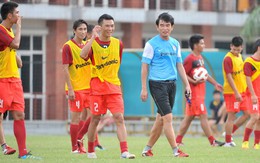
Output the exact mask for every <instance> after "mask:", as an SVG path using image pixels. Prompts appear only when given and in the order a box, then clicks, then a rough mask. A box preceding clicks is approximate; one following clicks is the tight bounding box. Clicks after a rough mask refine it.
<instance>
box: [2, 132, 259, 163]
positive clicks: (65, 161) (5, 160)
mask: <svg viewBox="0 0 260 163" xmlns="http://www.w3.org/2000/svg"><path fill="white" fill-rule="evenodd" d="M221 139H222V140H223V138H221ZM252 139H253V137H251V142H250V149H248V150H243V149H242V148H241V142H242V138H240V137H235V138H234V140H235V142H236V144H237V147H235V148H224V147H211V146H210V145H209V143H208V140H207V138H206V137H195V138H192V137H185V138H184V143H185V146H183V147H181V149H183V151H185V152H187V153H188V154H189V155H190V157H188V158H175V157H173V155H172V150H171V148H170V146H169V144H168V142H167V139H166V138H165V136H162V137H161V138H160V139H159V140H158V142H157V143H156V144H155V146H154V148H153V153H154V156H153V157H142V156H141V152H142V150H143V148H144V146H145V145H146V143H147V141H148V137H128V146H129V151H130V152H131V153H133V154H135V155H136V159H135V160H122V159H120V150H119V143H118V140H117V138H116V135H115V136H100V142H101V144H102V145H103V146H104V147H105V148H106V150H104V151H99V150H97V151H96V154H97V156H98V159H96V160H92V159H88V158H87V155H86V154H81V155H79V154H71V148H70V137H69V135H67V136H28V138H27V146H28V149H29V150H31V151H32V154H33V155H35V156H40V157H42V158H43V159H42V160H20V159H18V158H17V156H18V152H16V153H15V154H14V155H10V156H4V155H3V154H0V162H1V163H12V162H48V163H52V162H53V163H58V162H62V163H69V162H75V163H81V162H82V163H83V162H84V163H85V162H100V163H104V162H105V163H110V162H111V163H115V162H122V161H124V162H140V163H143V162H164V163H167V162H185V163H186V162H192V163H194V162H198V163H202V162H210V163H213V162H216V163H224V162H225V163H226V162H227V163H231V162H236V163H238V162H247V163H248V162H260V150H254V149H252V145H253V142H252V141H253V140H252ZM6 140H7V143H8V144H9V145H10V146H11V147H13V148H15V149H16V150H17V145H16V142H15V138H14V137H13V136H7V137H6ZM84 143H85V144H87V142H86V140H85V142H84Z"/></svg>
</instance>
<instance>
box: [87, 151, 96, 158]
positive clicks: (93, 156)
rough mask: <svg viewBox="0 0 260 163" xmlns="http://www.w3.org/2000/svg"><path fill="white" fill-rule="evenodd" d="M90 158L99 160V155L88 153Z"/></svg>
mask: <svg viewBox="0 0 260 163" xmlns="http://www.w3.org/2000/svg"><path fill="white" fill-rule="evenodd" d="M88 158H97V155H96V153H95V152H91V153H88Z"/></svg>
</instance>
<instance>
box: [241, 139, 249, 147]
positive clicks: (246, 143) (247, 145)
mask: <svg viewBox="0 0 260 163" xmlns="http://www.w3.org/2000/svg"><path fill="white" fill-rule="evenodd" d="M242 148H243V149H249V142H248V141H244V142H243V143H242Z"/></svg>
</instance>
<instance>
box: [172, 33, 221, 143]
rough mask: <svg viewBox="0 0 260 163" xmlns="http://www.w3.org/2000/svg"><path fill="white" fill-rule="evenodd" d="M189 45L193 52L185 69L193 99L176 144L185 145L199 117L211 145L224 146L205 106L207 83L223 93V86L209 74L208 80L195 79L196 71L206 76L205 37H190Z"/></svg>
mask: <svg viewBox="0 0 260 163" xmlns="http://www.w3.org/2000/svg"><path fill="white" fill-rule="evenodd" d="M189 44H190V48H191V50H192V52H191V54H189V55H188V56H187V57H186V58H185V60H184V68H185V71H186V74H187V77H188V80H189V83H190V86H191V91H192V98H191V103H188V102H186V113H185V116H184V119H183V120H182V122H181V125H180V130H179V133H178V136H177V138H176V142H177V143H178V144H179V145H183V142H182V139H183V137H184V135H185V134H186V132H187V130H188V128H189V126H190V124H191V122H192V120H193V119H194V118H195V117H196V116H198V117H199V119H200V125H201V128H202V129H203V131H204V133H205V135H206V137H207V138H208V141H209V143H210V145H211V146H222V145H223V144H224V143H222V142H220V141H218V140H216V138H215V137H214V136H213V135H212V131H211V129H210V126H209V122H208V115H207V108H206V106H205V95H206V81H208V82H210V83H211V84H212V85H213V86H214V87H215V89H217V90H221V91H222V86H221V85H220V84H219V83H218V82H217V81H216V80H215V79H213V78H212V77H211V76H210V75H209V74H207V78H201V79H199V78H198V80H196V79H195V78H194V75H195V74H194V73H195V72H196V71H201V72H203V74H205V75H206V73H205V71H206V69H205V65H204V60H203V57H202V52H203V50H204V48H205V42H204V36H202V35H200V34H194V35H192V36H191V37H190V40H189ZM205 75H204V76H205ZM195 77H196V76H195Z"/></svg>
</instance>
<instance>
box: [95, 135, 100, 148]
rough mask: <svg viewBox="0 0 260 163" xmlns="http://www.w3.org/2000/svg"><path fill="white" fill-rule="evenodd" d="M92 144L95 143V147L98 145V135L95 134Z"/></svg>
mask: <svg viewBox="0 0 260 163" xmlns="http://www.w3.org/2000/svg"><path fill="white" fill-rule="evenodd" d="M94 143H95V146H97V145H100V143H99V140H98V134H96V138H95V141H94Z"/></svg>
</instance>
